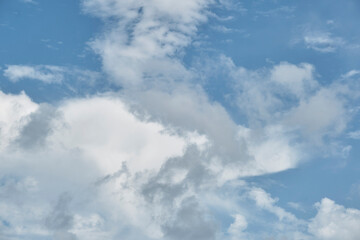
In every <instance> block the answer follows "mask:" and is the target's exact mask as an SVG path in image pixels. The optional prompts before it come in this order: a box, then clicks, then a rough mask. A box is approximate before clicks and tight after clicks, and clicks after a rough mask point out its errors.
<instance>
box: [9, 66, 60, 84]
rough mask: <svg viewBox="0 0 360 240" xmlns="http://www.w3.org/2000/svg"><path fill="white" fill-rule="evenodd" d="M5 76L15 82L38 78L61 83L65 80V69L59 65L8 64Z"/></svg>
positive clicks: (47, 81) (43, 80)
mask: <svg viewBox="0 0 360 240" xmlns="http://www.w3.org/2000/svg"><path fill="white" fill-rule="evenodd" d="M4 76H5V77H7V78H9V79H10V80H11V81H13V82H17V81H19V80H22V79H26V78H28V79H36V80H39V81H42V82H45V83H60V82H62V81H63V80H64V69H63V68H61V67H57V66H50V65H45V66H25V65H8V66H7V67H6V69H5V70H4Z"/></svg>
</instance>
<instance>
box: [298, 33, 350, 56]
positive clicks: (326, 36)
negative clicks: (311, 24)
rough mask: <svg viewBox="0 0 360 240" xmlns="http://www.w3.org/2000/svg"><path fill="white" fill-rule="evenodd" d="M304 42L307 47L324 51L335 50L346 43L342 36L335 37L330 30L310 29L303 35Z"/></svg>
mask: <svg viewBox="0 0 360 240" xmlns="http://www.w3.org/2000/svg"><path fill="white" fill-rule="evenodd" d="M303 41H304V44H305V46H306V47H307V48H310V49H313V50H315V51H318V52H322V53H331V52H335V51H336V50H337V49H338V48H340V47H342V46H343V45H344V44H345V41H344V40H343V39H342V38H340V37H333V36H332V34H331V33H330V32H323V31H308V32H306V33H305V34H304V37H303Z"/></svg>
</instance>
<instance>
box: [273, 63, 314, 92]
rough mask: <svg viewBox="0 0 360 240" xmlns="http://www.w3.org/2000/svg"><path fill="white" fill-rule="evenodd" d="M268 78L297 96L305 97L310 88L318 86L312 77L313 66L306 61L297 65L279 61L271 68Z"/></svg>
mask: <svg viewBox="0 0 360 240" xmlns="http://www.w3.org/2000/svg"><path fill="white" fill-rule="evenodd" d="M270 79H271V80H272V81H274V82H276V83H278V84H280V85H281V86H283V87H284V88H286V89H287V90H289V91H290V92H291V93H292V94H295V95H296V96H297V97H299V98H303V97H306V95H307V94H308V93H309V92H311V91H312V90H314V89H316V88H317V87H318V83H317V81H316V80H315V79H314V66H312V65H311V64H308V63H302V64H299V65H298V66H297V65H294V64H290V63H286V62H283V63H280V64H279V65H276V66H274V68H273V69H272V70H271V76H270Z"/></svg>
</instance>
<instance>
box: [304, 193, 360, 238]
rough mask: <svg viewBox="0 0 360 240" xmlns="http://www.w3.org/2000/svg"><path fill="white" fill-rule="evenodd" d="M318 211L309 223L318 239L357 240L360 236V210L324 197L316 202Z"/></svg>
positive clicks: (310, 230)
mask: <svg viewBox="0 0 360 240" xmlns="http://www.w3.org/2000/svg"><path fill="white" fill-rule="evenodd" d="M316 207H317V209H318V212H317V214H316V216H315V217H314V218H313V219H312V220H311V222H310V224H309V232H311V233H312V234H314V236H315V237H316V238H317V239H324V240H325V239H326V240H335V239H336V240H337V239H344V240H355V239H358V238H359V236H360V229H359V224H360V211H359V210H357V209H352V208H345V207H344V206H341V205H338V204H336V203H335V202H334V201H332V200H330V199H328V198H324V199H322V200H321V202H319V203H317V204H316Z"/></svg>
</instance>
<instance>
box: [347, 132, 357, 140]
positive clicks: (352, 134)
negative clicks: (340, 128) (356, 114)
mask: <svg viewBox="0 0 360 240" xmlns="http://www.w3.org/2000/svg"><path fill="white" fill-rule="evenodd" d="M348 136H349V137H350V138H352V139H360V131H354V132H349V133H348Z"/></svg>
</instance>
